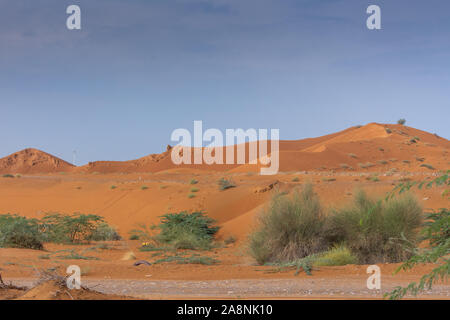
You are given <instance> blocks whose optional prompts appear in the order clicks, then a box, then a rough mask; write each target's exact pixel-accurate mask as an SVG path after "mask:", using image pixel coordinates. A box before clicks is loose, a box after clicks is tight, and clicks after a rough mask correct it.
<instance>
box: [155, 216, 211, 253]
mask: <svg viewBox="0 0 450 320" xmlns="http://www.w3.org/2000/svg"><path fill="white" fill-rule="evenodd" d="M214 224H215V221H214V220H213V219H211V218H209V217H207V216H206V215H205V213H204V212H203V211H199V212H193V213H190V214H189V213H187V212H180V213H167V214H165V215H163V216H162V217H161V223H160V224H159V225H158V228H159V229H160V233H159V234H158V235H156V236H155V240H156V241H157V242H159V243H162V244H169V245H171V246H173V247H175V248H176V249H210V248H211V245H212V240H213V238H214V235H215V234H216V233H217V231H218V230H219V227H217V226H214Z"/></svg>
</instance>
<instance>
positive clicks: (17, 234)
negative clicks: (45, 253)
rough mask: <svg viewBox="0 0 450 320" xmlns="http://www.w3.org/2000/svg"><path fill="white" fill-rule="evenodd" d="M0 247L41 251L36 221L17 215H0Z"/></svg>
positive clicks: (40, 240)
mask: <svg viewBox="0 0 450 320" xmlns="http://www.w3.org/2000/svg"><path fill="white" fill-rule="evenodd" d="M0 247H4V248H27V249H35V250H42V249H43V248H44V247H43V245H42V236H41V234H40V232H39V224H38V221H37V220H36V219H28V218H25V217H20V216H17V215H10V214H5V215H0Z"/></svg>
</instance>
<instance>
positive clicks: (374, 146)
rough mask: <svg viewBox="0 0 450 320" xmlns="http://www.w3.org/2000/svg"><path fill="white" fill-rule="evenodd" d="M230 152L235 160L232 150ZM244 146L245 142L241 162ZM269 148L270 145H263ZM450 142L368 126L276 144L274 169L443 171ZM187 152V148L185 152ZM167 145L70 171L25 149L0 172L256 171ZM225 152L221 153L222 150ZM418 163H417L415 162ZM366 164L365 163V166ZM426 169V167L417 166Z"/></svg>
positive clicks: (0, 167)
mask: <svg viewBox="0 0 450 320" xmlns="http://www.w3.org/2000/svg"><path fill="white" fill-rule="evenodd" d="M234 148H235V157H236V154H237V146H234ZM248 149H249V145H248V143H246V144H245V150H246V155H247V157H246V163H247V162H248ZM268 149H269V150H270V141H269V147H268ZM449 149H450V141H448V140H447V139H445V138H441V137H438V136H436V135H434V134H430V133H427V132H424V131H421V130H417V129H414V128H411V127H407V126H401V125H383V124H377V123H370V124H367V125H365V126H358V127H351V128H349V129H346V130H343V131H340V132H337V133H334V134H329V135H326V136H322V137H318V138H309V139H302V140H293V141H286V140H284V141H280V171H281V172H286V171H304V170H341V169H343V170H348V169H349V168H351V169H352V170H356V171H361V170H363V171H364V170H366V169H367V167H370V165H371V164H376V163H377V162H379V163H383V165H384V166H385V167H390V168H396V169H399V168H404V167H407V168H408V170H411V169H412V170H418V171H427V170H429V166H431V167H433V168H435V169H440V170H445V169H446V168H448V167H449V162H448V160H447V157H448V152H449ZM191 152H193V150H191ZM170 154H171V147H170V146H168V147H167V149H166V151H165V152H163V153H161V154H151V155H148V156H145V157H142V158H139V159H136V160H130V161H96V162H90V163H89V164H87V165H84V166H81V167H74V166H72V165H71V164H69V163H67V162H65V161H64V160H61V159H58V158H56V157H54V156H52V155H49V154H47V153H45V152H42V151H39V150H36V149H26V150H23V151H19V152H17V153H14V154H12V155H10V156H7V157H5V158H2V159H0V172H1V173H12V174H14V173H55V172H61V171H71V172H77V173H93V172H97V173H132V172H153V173H154V172H161V171H165V170H170V169H174V168H188V169H197V170H207V171H220V172H226V171H230V172H258V171H259V169H260V165H250V164H232V165H218V164H213V165H208V164H195V165H194V164H190V165H186V164H182V165H179V166H177V165H175V164H173V163H172V160H171V156H170ZM224 154H225V152H224ZM418 159H419V160H418ZM368 163H369V166H366V165H365V164H368ZM424 164H427V165H428V168H427V167H425V166H423V165H424Z"/></svg>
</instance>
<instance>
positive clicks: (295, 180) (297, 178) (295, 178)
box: [292, 177, 300, 182]
mask: <svg viewBox="0 0 450 320" xmlns="http://www.w3.org/2000/svg"><path fill="white" fill-rule="evenodd" d="M298 181H300V178H299V177H294V178H292V182H298Z"/></svg>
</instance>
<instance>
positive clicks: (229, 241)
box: [223, 236, 236, 245]
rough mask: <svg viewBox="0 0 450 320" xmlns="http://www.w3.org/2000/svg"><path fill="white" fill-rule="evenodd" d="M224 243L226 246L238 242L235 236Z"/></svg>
mask: <svg viewBox="0 0 450 320" xmlns="http://www.w3.org/2000/svg"><path fill="white" fill-rule="evenodd" d="M223 242H224V243H225V244H226V245H228V244H232V243H235V242H236V237H235V236H228V237H226V238H225V240H224V241H223Z"/></svg>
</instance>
